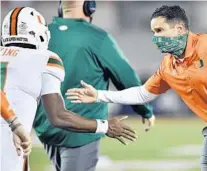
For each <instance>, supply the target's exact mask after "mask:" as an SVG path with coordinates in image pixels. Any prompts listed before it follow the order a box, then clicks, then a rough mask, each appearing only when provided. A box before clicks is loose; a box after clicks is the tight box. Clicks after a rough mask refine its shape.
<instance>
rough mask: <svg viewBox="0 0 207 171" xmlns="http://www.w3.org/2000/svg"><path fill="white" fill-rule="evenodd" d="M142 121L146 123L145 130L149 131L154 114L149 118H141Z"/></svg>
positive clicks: (152, 123) (153, 123) (153, 120)
mask: <svg viewBox="0 0 207 171" xmlns="http://www.w3.org/2000/svg"><path fill="white" fill-rule="evenodd" d="M142 123H143V124H146V127H145V131H146V132H147V131H149V130H150V129H151V128H152V127H153V126H154V125H155V116H154V115H152V116H151V118H142Z"/></svg>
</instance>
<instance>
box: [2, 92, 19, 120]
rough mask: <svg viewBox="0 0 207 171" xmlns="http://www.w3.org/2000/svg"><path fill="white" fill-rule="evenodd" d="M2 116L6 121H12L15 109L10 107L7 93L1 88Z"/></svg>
mask: <svg viewBox="0 0 207 171" xmlns="http://www.w3.org/2000/svg"><path fill="white" fill-rule="evenodd" d="M1 116H2V118H4V120H5V121H7V122H8V123H11V122H12V120H14V119H15V117H16V116H15V114H14V111H13V110H12V109H11V108H10V105H9V102H8V100H7V98H6V95H5V93H4V92H3V91H2V90H1Z"/></svg>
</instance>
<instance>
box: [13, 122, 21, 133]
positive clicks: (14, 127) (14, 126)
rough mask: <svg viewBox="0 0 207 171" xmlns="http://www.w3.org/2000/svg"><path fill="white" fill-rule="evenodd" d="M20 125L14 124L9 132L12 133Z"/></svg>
mask: <svg viewBox="0 0 207 171" xmlns="http://www.w3.org/2000/svg"><path fill="white" fill-rule="evenodd" d="M21 125H22V124H20V123H18V124H15V125H11V130H12V132H13V131H14V130H15V129H17V128H18V127H19V126H21Z"/></svg>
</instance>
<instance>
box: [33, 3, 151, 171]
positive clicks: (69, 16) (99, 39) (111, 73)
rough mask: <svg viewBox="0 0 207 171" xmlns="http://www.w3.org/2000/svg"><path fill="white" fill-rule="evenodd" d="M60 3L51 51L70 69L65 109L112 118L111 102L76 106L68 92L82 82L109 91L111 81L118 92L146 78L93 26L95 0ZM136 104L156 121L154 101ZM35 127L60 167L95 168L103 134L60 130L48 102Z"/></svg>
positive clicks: (73, 170) (59, 170) (91, 170)
mask: <svg viewBox="0 0 207 171" xmlns="http://www.w3.org/2000/svg"><path fill="white" fill-rule="evenodd" d="M60 7H61V8H60V9H59V17H54V19H53V22H52V23H51V24H50V25H49V30H50V32H51V40H50V44H49V49H50V50H52V51H53V52H55V53H57V54H58V55H59V56H60V57H61V59H62V61H63V64H64V67H65V73H66V75H65V80H64V82H63V83H62V86H61V92H62V95H63V98H64V100H65V107H66V109H68V110H72V111H73V112H75V113H78V114H80V115H81V116H84V117H86V118H89V119H106V118H107V116H108V106H107V104H104V103H96V104H78V105H77V104H72V103H71V101H69V100H67V99H66V96H65V93H66V91H67V90H68V89H70V88H74V87H76V88H80V87H81V85H80V80H85V81H86V82H88V83H90V84H91V85H93V86H94V87H95V88H97V89H104V90H107V89H108V87H109V80H110V79H111V80H112V82H113V84H114V85H115V86H116V88H117V89H118V90H122V89H125V88H129V87H133V86H139V85H141V81H140V80H139V78H138V77H137V75H136V73H135V72H134V71H133V69H132V68H131V66H130V65H129V63H128V62H127V60H126V58H125V56H124V54H123V53H122V52H121V50H120V49H119V47H118V45H117V44H116V42H115V40H114V39H113V38H112V36H111V35H110V34H108V33H107V32H106V31H104V30H102V29H100V28H98V27H97V26H95V25H93V24H91V21H92V14H93V13H94V12H95V8H96V4H95V1H63V2H62V3H60ZM132 107H133V109H134V110H135V111H136V112H137V113H139V114H140V115H142V118H143V122H145V121H147V122H148V123H149V124H151V123H152V122H154V119H151V118H154V117H153V114H152V108H151V107H150V106H149V105H136V106H132ZM34 129H35V130H36V133H37V136H38V137H39V139H40V141H41V142H42V143H43V144H44V146H45V149H46V150H47V152H48V154H49V156H50V159H51V160H52V161H53V163H54V165H55V167H56V170H57V171H68V170H71V171H94V170H95V167H96V164H97V161H98V153H99V142H100V139H101V138H102V137H103V134H90V133H76V132H70V131H66V130H61V129H58V128H54V127H52V126H51V125H50V123H49V121H48V119H47V117H46V115H45V111H44V109H43V107H42V105H40V106H39V107H38V111H37V114H36V118H35V121H34Z"/></svg>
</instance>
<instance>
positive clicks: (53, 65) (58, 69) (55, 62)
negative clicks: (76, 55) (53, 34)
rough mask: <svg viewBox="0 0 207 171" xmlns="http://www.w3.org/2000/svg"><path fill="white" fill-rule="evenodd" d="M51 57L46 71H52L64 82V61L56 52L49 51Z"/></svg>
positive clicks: (52, 73) (51, 72)
mask: <svg viewBox="0 0 207 171" xmlns="http://www.w3.org/2000/svg"><path fill="white" fill-rule="evenodd" d="M48 52H49V59H48V62H47V67H46V71H45V72H47V73H50V74H51V75H53V76H55V77H57V78H58V79H60V81H61V82H62V81H63V80H64V77H65V69H64V66H63V62H62V60H61V59H60V57H59V56H58V55H57V54H56V53H54V52H51V51H49V50H48Z"/></svg>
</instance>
